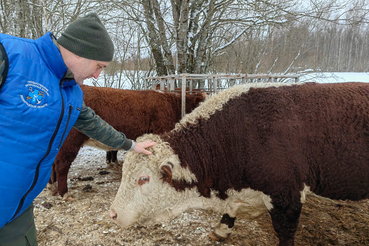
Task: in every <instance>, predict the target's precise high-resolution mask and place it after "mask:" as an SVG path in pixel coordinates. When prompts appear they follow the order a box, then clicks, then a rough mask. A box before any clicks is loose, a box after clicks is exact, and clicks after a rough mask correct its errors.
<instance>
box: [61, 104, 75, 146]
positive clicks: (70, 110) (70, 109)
mask: <svg viewBox="0 0 369 246" xmlns="http://www.w3.org/2000/svg"><path fill="white" fill-rule="evenodd" d="M72 110H73V106H72V105H69V113H68V121H67V125H66V126H65V129H64V132H63V135H62V138H61V141H60V143H59V146H58V149H60V147H61V145H62V143H63V139H64V135H65V133H66V132H67V129H68V125H69V120H70V116H71V115H72Z"/></svg>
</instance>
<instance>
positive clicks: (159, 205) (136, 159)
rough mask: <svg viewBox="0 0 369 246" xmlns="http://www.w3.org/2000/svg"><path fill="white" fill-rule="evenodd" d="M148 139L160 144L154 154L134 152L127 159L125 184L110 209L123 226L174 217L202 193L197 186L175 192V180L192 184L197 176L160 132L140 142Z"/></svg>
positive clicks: (123, 169)
mask: <svg viewBox="0 0 369 246" xmlns="http://www.w3.org/2000/svg"><path fill="white" fill-rule="evenodd" d="M149 139H151V140H153V141H155V142H156V143H157V144H156V145H155V146H154V147H152V148H151V149H150V151H151V152H152V155H144V154H138V153H135V152H133V151H132V152H129V153H128V154H127V155H126V157H125V160H124V165H123V168H122V183H121V185H120V188H119V190H118V193H117V195H116V197H115V199H114V201H113V204H112V206H111V209H110V216H111V218H112V219H113V220H114V221H115V222H116V223H117V224H118V225H120V226H122V227H127V226H130V225H132V224H134V223H136V222H139V223H142V224H154V223H156V222H159V221H162V220H166V219H171V218H173V217H175V216H177V215H178V214H180V213H182V212H183V211H185V210H186V209H187V208H189V205H188V202H189V201H190V200H191V197H198V196H199V194H198V193H197V192H196V191H195V189H191V190H190V189H186V190H184V191H176V189H175V188H174V187H173V182H174V181H175V180H177V181H185V182H187V183H192V182H196V177H195V175H194V174H192V173H191V172H190V171H189V170H188V169H186V168H182V167H181V166H180V161H179V158H178V156H177V155H175V154H174V152H173V150H172V149H171V148H170V146H169V144H168V143H165V142H163V140H161V138H160V137H159V136H158V135H153V134H147V135H144V136H142V137H140V138H138V139H137V141H145V140H149ZM185 201H187V202H185Z"/></svg>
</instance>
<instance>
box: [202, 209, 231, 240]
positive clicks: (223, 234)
mask: <svg viewBox="0 0 369 246" xmlns="http://www.w3.org/2000/svg"><path fill="white" fill-rule="evenodd" d="M235 220H236V218H231V217H230V216H229V215H228V214H223V217H222V219H221V220H220V223H219V224H218V225H217V226H216V227H215V229H214V231H213V232H211V233H210V235H209V236H210V238H211V239H212V240H214V241H222V240H223V239H225V238H227V237H228V236H229V235H230V234H231V232H232V228H233V226H234V221H235Z"/></svg>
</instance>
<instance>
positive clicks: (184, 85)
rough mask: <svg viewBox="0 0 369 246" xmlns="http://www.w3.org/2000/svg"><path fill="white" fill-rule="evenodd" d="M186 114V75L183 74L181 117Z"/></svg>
mask: <svg viewBox="0 0 369 246" xmlns="http://www.w3.org/2000/svg"><path fill="white" fill-rule="evenodd" d="M185 113H186V75H184V74H182V112H181V116H182V118H183V116H184V115H185Z"/></svg>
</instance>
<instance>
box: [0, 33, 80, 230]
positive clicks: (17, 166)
mask: <svg viewBox="0 0 369 246" xmlns="http://www.w3.org/2000/svg"><path fill="white" fill-rule="evenodd" d="M52 38H53V36H52V34H51V33H49V32H48V33H47V34H45V35H44V36H42V37H41V38H39V39H36V40H30V39H23V38H18V37H14V36H9V35H6V34H0V43H1V44H2V46H3V48H4V49H5V52H6V55H7V61H8V66H9V67H8V68H7V77H6V80H5V82H4V83H3V84H2V87H1V93H0V228H2V227H3V226H4V225H5V224H7V223H9V222H10V221H12V220H14V219H15V218H16V217H17V216H19V215H20V214H22V213H23V212H24V210H25V209H27V208H28V206H30V204H31V203H32V201H33V200H34V198H36V196H37V195H38V194H39V193H41V191H42V190H43V189H44V187H45V186H46V184H47V182H48V181H49V178H50V172H51V165H52V163H53V162H54V159H55V157H56V155H57V153H58V151H59V148H60V147H61V145H62V143H63V141H64V140H65V138H66V136H67V135H68V132H69V131H70V130H71V128H72V127H73V125H74V123H75V122H76V120H77V118H78V116H79V114H80V110H81V108H82V103H83V93H82V91H81V88H80V87H79V86H78V85H77V84H76V82H75V81H74V80H64V79H63V76H64V74H65V73H66V72H67V67H66V65H65V63H64V61H63V59H62V56H61V54H60V51H59V50H58V47H57V46H56V45H55V44H54V43H53V40H52ZM0 65H1V64H0ZM0 79H1V78H0Z"/></svg>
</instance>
